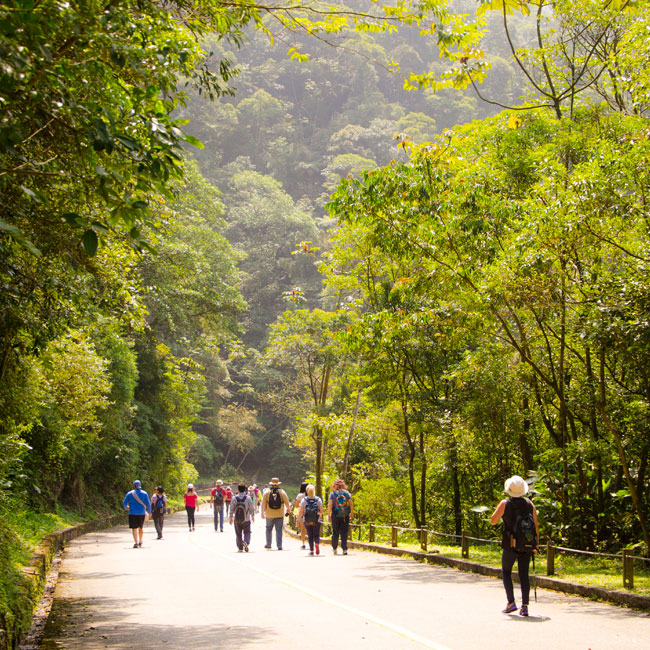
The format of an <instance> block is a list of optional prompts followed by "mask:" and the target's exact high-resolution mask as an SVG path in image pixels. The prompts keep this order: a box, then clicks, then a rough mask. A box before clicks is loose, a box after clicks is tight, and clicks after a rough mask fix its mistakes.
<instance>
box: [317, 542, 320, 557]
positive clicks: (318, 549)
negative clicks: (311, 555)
mask: <svg viewBox="0 0 650 650" xmlns="http://www.w3.org/2000/svg"><path fill="white" fill-rule="evenodd" d="M316 555H320V548H318V544H316Z"/></svg>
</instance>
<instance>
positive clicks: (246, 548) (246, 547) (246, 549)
mask: <svg viewBox="0 0 650 650" xmlns="http://www.w3.org/2000/svg"><path fill="white" fill-rule="evenodd" d="M244 550H245V551H246V553H248V544H247V543H246V542H244Z"/></svg>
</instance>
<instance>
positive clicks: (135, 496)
mask: <svg viewBox="0 0 650 650" xmlns="http://www.w3.org/2000/svg"><path fill="white" fill-rule="evenodd" d="M131 494H132V495H133V498H134V499H135V500H136V501H137V502H138V503H139V504H140V505H141V506H142V507H143V508H144V509H145V510H146V509H147V506H145V505H144V502H143V501H142V499H141V498H140V497H139V496H138V493H137V492H136V491H135V490H131Z"/></svg>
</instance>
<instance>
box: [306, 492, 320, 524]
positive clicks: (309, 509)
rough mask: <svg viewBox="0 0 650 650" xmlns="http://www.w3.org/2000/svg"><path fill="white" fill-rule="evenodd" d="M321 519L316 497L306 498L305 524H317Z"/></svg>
mask: <svg viewBox="0 0 650 650" xmlns="http://www.w3.org/2000/svg"><path fill="white" fill-rule="evenodd" d="M319 517H320V509H319V507H318V499H317V498H316V497H305V523H308V524H315V523H316V522H317V521H318V518H319Z"/></svg>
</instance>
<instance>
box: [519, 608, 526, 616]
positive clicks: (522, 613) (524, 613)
mask: <svg viewBox="0 0 650 650" xmlns="http://www.w3.org/2000/svg"><path fill="white" fill-rule="evenodd" d="M519 615H520V616H528V605H522V606H521V609H520V610H519Z"/></svg>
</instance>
